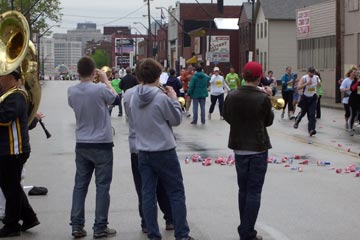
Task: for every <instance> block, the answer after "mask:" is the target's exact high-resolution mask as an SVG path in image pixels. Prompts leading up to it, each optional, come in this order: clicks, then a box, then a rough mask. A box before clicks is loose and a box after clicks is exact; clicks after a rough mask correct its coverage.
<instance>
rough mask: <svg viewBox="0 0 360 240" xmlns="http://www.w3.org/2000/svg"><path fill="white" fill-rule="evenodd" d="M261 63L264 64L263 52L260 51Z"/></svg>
mask: <svg viewBox="0 0 360 240" xmlns="http://www.w3.org/2000/svg"><path fill="white" fill-rule="evenodd" d="M260 64H261V65H263V52H260Z"/></svg>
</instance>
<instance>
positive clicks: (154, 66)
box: [135, 58, 163, 84]
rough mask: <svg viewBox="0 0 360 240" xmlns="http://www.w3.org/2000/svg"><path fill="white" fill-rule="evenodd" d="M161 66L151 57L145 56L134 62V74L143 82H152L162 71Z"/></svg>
mask: <svg viewBox="0 0 360 240" xmlns="http://www.w3.org/2000/svg"><path fill="white" fill-rule="evenodd" d="M162 68H163V67H162V66H161V64H160V63H159V62H157V61H155V60H154V59H152V58H145V59H143V60H141V61H140V62H139V63H138V64H136V69H135V72H136V76H137V78H138V79H139V81H140V82H143V83H144V84H147V83H154V82H156V80H157V79H159V77H160V75H161V73H162Z"/></svg>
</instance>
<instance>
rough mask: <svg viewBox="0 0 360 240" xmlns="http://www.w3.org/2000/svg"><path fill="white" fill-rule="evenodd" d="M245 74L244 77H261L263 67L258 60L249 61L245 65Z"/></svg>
mask: <svg viewBox="0 0 360 240" xmlns="http://www.w3.org/2000/svg"><path fill="white" fill-rule="evenodd" d="M243 74H244V77H254V78H256V77H261V76H262V75H263V68H262V66H261V64H259V63H257V62H248V63H247V64H245V66H244V70H243Z"/></svg>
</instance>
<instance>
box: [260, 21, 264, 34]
mask: <svg viewBox="0 0 360 240" xmlns="http://www.w3.org/2000/svg"><path fill="white" fill-rule="evenodd" d="M260 37H261V38H263V37H264V24H263V23H261V24H260Z"/></svg>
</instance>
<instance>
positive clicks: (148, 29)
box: [133, 22, 149, 31]
mask: <svg viewBox="0 0 360 240" xmlns="http://www.w3.org/2000/svg"><path fill="white" fill-rule="evenodd" d="M133 24H140V25H141V26H143V28H145V30H146V31H148V30H149V28H147V27H146V26H145V25H144V24H143V23H141V22H133Z"/></svg>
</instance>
